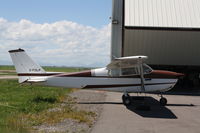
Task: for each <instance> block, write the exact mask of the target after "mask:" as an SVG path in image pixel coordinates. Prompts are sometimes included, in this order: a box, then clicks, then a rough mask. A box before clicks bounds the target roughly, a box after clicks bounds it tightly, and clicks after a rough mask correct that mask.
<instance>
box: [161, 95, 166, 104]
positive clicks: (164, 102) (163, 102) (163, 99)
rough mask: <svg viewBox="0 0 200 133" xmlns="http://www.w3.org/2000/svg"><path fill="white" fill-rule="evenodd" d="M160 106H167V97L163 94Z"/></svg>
mask: <svg viewBox="0 0 200 133" xmlns="http://www.w3.org/2000/svg"><path fill="white" fill-rule="evenodd" d="M160 105H162V106H165V105H167V99H166V98H165V97H163V96H162V94H161V98H160Z"/></svg>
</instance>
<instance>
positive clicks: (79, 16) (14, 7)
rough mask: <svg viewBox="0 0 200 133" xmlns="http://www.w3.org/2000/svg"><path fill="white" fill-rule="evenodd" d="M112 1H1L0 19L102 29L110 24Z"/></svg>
mask: <svg viewBox="0 0 200 133" xmlns="http://www.w3.org/2000/svg"><path fill="white" fill-rule="evenodd" d="M111 4H112V0H0V17H3V18H5V19H7V20H9V21H19V20H20V19H27V20H30V21H32V22H35V23H46V22H47V23H52V22H55V21H60V20H69V21H74V22H77V23H80V24H83V25H90V26H94V27H101V26H102V25H106V24H108V23H109V22H110V20H109V17H110V16H111V8H112V5H111Z"/></svg>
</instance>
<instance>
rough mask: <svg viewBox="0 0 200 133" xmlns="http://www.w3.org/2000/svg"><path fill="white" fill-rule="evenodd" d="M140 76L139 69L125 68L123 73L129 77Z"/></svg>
mask: <svg viewBox="0 0 200 133" xmlns="http://www.w3.org/2000/svg"><path fill="white" fill-rule="evenodd" d="M136 74H138V72H137V69H136V68H135V67H133V68H123V69H122V71H121V75H122V76H128V75H136Z"/></svg>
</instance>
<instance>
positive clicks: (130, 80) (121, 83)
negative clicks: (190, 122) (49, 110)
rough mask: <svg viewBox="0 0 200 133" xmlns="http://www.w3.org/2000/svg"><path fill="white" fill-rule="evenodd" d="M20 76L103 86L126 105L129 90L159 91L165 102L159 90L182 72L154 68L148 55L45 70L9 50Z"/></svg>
mask: <svg viewBox="0 0 200 133" xmlns="http://www.w3.org/2000/svg"><path fill="white" fill-rule="evenodd" d="M9 53H10V56H11V58H12V61H13V64H14V66H15V69H16V72H17V74H18V77H19V83H31V84H33V83H40V84H41V85H45V86H54V87H64V88H80V89H92V90H103V91H113V92H121V93H123V96H122V101H123V104H124V105H125V106H128V105H130V104H131V103H132V100H131V98H130V95H129V93H152V92H158V93H160V94H161V98H160V104H161V105H163V106H165V105H166V104H167V99H166V98H164V97H163V95H162V93H163V92H165V91H168V90H170V89H172V88H173V87H174V86H175V84H176V83H177V81H178V78H179V77H182V76H184V75H183V74H181V73H176V72H170V71H162V70H153V69H152V68H151V67H150V66H148V65H147V64H145V63H144V62H145V60H146V59H147V58H148V57H147V56H130V57H121V58H116V59H114V60H113V61H111V63H110V64H108V65H107V66H106V67H104V68H99V69H92V70H87V71H83V72H74V73H61V72H60V73H58V72H46V71H45V70H44V69H43V68H42V67H41V66H40V65H38V64H37V63H36V62H34V61H33V60H32V59H31V58H30V57H29V56H28V55H27V54H26V52H25V50H23V49H16V50H10V51H9Z"/></svg>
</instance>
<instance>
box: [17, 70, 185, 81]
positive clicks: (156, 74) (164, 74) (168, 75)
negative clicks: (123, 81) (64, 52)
mask: <svg viewBox="0 0 200 133" xmlns="http://www.w3.org/2000/svg"><path fill="white" fill-rule="evenodd" d="M18 76H55V77H93V78H140V75H129V76H120V77H118V76H116V77H111V76H92V74H91V70H88V71H82V72H74V73H21V74H18ZM181 76H184V75H183V74H181V73H176V72H170V71H162V70H153V71H152V72H151V73H149V74H145V75H144V78H147V79H155V78H158V79H177V78H179V77H181Z"/></svg>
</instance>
